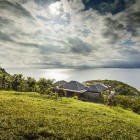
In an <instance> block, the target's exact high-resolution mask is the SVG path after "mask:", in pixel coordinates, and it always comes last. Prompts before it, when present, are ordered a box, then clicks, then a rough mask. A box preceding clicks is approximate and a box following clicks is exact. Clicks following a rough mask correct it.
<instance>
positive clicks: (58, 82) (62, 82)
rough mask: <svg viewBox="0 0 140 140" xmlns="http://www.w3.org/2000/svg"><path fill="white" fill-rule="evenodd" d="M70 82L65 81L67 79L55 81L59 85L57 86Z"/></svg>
mask: <svg viewBox="0 0 140 140" xmlns="http://www.w3.org/2000/svg"><path fill="white" fill-rule="evenodd" d="M67 83H68V82H67V81H65V80H61V81H57V82H56V83H55V85H57V86H61V85H63V86H64V85H66V84H67Z"/></svg>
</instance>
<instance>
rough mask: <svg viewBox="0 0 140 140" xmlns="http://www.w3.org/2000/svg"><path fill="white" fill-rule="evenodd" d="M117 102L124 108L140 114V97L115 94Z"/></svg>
mask: <svg viewBox="0 0 140 140" xmlns="http://www.w3.org/2000/svg"><path fill="white" fill-rule="evenodd" d="M115 100H116V101H117V104H118V105H119V106H121V107H122V108H124V109H127V110H132V111H133V112H135V113H138V114H140V98H136V97H134V96H120V95H117V96H115Z"/></svg>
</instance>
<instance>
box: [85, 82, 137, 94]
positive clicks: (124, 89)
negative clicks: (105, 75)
mask: <svg viewBox="0 0 140 140" xmlns="http://www.w3.org/2000/svg"><path fill="white" fill-rule="evenodd" d="M84 83H85V84H86V85H87V86H90V85H93V84H95V83H102V84H104V85H107V86H111V87H114V88H115V91H116V92H117V93H118V94H119V95H128V96H136V95H140V91H138V90H137V89H136V88H134V87H132V86H130V85H128V84H126V83H123V82H120V81H117V80H90V81H85V82H84Z"/></svg>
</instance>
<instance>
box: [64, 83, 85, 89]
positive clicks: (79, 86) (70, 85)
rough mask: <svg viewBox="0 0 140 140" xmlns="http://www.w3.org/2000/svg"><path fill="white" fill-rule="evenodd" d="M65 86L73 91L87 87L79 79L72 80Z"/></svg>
mask: <svg viewBox="0 0 140 140" xmlns="http://www.w3.org/2000/svg"><path fill="white" fill-rule="evenodd" d="M64 88H65V89H67V90H71V91H81V90H84V89H85V86H84V85H83V84H81V83H79V82H77V81H70V82H69V83H67V84H66V85H65V87H64Z"/></svg>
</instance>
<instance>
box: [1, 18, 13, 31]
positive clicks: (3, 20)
mask: <svg viewBox="0 0 140 140" xmlns="http://www.w3.org/2000/svg"><path fill="white" fill-rule="evenodd" d="M13 23H14V21H13V20H10V19H7V18H5V17H2V16H0V28H2V27H5V26H9V25H11V24H13Z"/></svg>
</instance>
